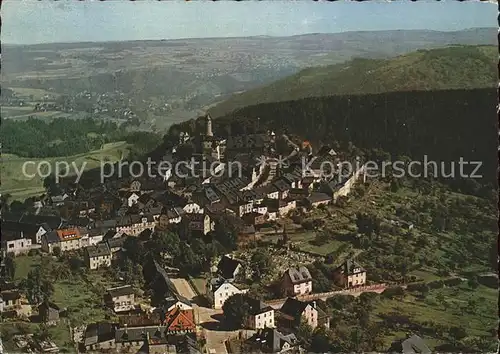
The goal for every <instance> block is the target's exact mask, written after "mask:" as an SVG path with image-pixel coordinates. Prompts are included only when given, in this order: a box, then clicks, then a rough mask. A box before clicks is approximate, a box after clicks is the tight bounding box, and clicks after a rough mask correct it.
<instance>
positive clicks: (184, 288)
mask: <svg viewBox="0 0 500 354" xmlns="http://www.w3.org/2000/svg"><path fill="white" fill-rule="evenodd" d="M171 280H172V283H174V285H175V288H176V289H177V291H178V292H179V294H180V295H181V296H184V297H185V298H186V299H188V300H192V299H193V298H194V297H195V296H196V293H195V292H194V290H193V288H192V287H191V285H190V284H189V283H188V281H187V280H186V279H184V278H171Z"/></svg>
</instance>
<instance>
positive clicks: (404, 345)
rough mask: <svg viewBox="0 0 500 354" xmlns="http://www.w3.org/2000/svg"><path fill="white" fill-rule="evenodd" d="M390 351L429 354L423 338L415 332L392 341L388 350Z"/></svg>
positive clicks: (404, 353)
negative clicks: (404, 337)
mask: <svg viewBox="0 0 500 354" xmlns="http://www.w3.org/2000/svg"><path fill="white" fill-rule="evenodd" d="M388 351H389V352H390V353H402V354H431V353H432V351H431V350H430V349H429V347H428V346H427V344H425V342H424V340H423V339H422V338H421V337H419V336H417V335H416V334H413V335H411V336H410V337H408V338H406V339H399V340H397V341H395V342H393V343H392V345H391V348H390V349H389V350H388Z"/></svg>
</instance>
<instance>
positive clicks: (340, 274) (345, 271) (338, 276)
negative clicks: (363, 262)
mask: <svg viewBox="0 0 500 354" xmlns="http://www.w3.org/2000/svg"><path fill="white" fill-rule="evenodd" d="M333 279H334V281H335V282H336V283H337V284H338V285H339V286H342V287H345V288H354V287H358V286H363V285H365V284H366V270H365V269H364V268H363V267H362V266H360V265H359V264H358V263H357V262H356V261H354V260H352V259H349V260H347V261H345V262H344V263H343V264H342V265H340V266H339V267H337V268H336V269H335V271H334V274H333Z"/></svg>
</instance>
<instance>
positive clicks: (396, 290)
mask: <svg viewBox="0 0 500 354" xmlns="http://www.w3.org/2000/svg"><path fill="white" fill-rule="evenodd" d="M404 294H405V291H404V289H403V288H402V287H400V286H396V287H392V288H387V289H385V290H384V291H383V292H382V296H383V297H385V298H388V299H393V298H395V297H398V296H404Z"/></svg>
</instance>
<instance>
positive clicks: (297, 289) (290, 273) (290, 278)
mask: <svg viewBox="0 0 500 354" xmlns="http://www.w3.org/2000/svg"><path fill="white" fill-rule="evenodd" d="M281 291H282V293H283V294H284V295H286V296H296V295H305V294H309V293H311V292H312V277H311V273H309V270H308V269H307V268H306V267H304V266H301V267H299V268H298V269H297V268H289V269H288V270H287V271H286V272H285V273H284V274H283V276H282V277H281Z"/></svg>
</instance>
